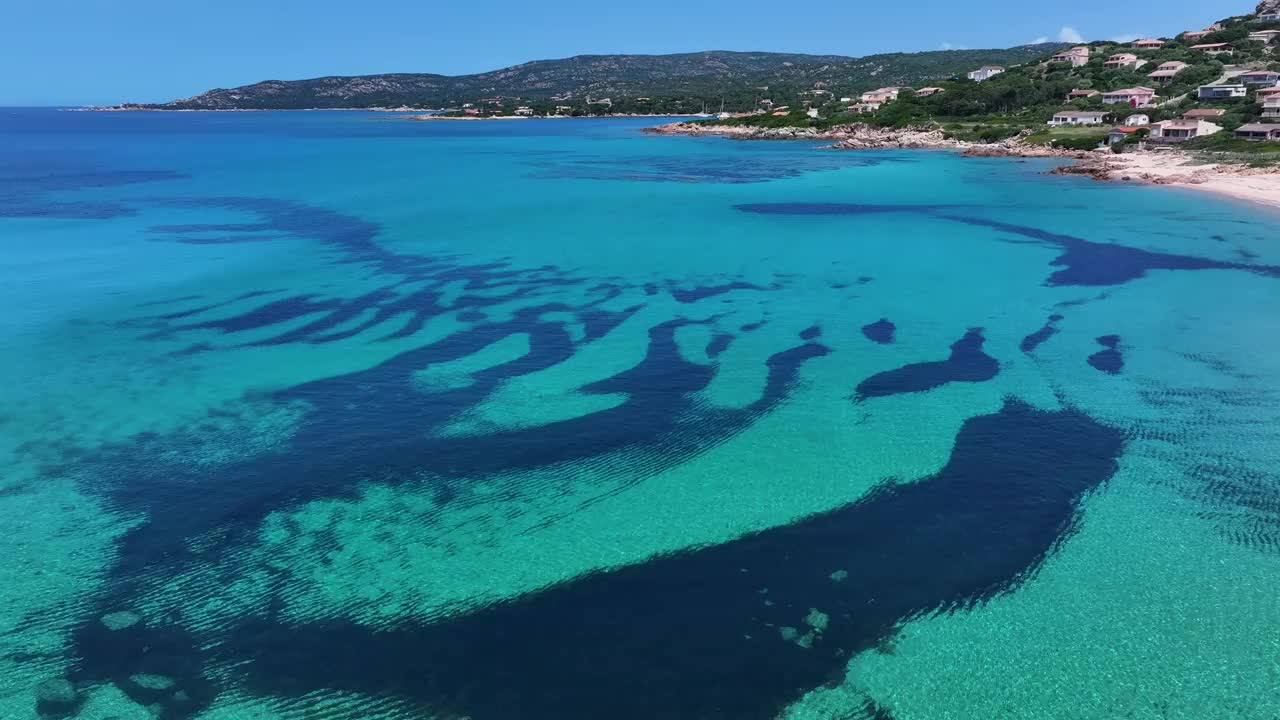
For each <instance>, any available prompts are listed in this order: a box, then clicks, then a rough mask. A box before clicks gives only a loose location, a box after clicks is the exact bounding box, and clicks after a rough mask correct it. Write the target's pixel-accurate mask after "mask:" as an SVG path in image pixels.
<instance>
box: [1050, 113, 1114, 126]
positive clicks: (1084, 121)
mask: <svg viewBox="0 0 1280 720" xmlns="http://www.w3.org/2000/svg"><path fill="white" fill-rule="evenodd" d="M1106 116H1107V114H1106V113H1105V112H1098V111H1093V110H1091V111H1079V110H1060V111H1058V112H1056V113H1054V114H1053V118H1052V119H1050V120H1049V125H1050V126H1052V127H1058V126H1060V125H1101V124H1102V120H1103V118H1105V117H1106Z"/></svg>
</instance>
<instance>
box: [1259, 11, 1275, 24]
mask: <svg viewBox="0 0 1280 720" xmlns="http://www.w3.org/2000/svg"><path fill="white" fill-rule="evenodd" d="M1255 22H1280V10H1268V11H1267V12H1264V13H1258V17H1257V19H1256V20H1255Z"/></svg>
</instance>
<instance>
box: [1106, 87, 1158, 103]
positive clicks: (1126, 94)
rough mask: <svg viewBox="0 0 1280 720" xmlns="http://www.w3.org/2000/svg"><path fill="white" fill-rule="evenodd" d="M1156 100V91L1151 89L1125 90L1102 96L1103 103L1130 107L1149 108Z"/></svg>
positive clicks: (1112, 91) (1135, 88)
mask: <svg viewBox="0 0 1280 720" xmlns="http://www.w3.org/2000/svg"><path fill="white" fill-rule="evenodd" d="M1155 100H1156V91H1155V90H1154V89H1153V88H1149V87H1134V88H1124V89H1121V90H1111V91H1109V92H1105V93H1103V94H1102V102H1104V103H1107V104H1111V105H1114V104H1117V103H1124V104H1126V105H1128V106H1129V107H1147V106H1148V105H1150V104H1152V103H1154V102H1155Z"/></svg>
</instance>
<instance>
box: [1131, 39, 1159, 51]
mask: <svg viewBox="0 0 1280 720" xmlns="http://www.w3.org/2000/svg"><path fill="white" fill-rule="evenodd" d="M1131 44H1132V45H1133V47H1136V48H1138V49H1139V50H1159V49H1160V48H1162V47H1164V41H1163V40H1159V39H1157V38H1143V39H1141V40H1134V41H1133V43H1131Z"/></svg>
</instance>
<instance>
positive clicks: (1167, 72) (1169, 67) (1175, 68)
mask: <svg viewBox="0 0 1280 720" xmlns="http://www.w3.org/2000/svg"><path fill="white" fill-rule="evenodd" d="M1189 67H1191V66H1190V65H1188V64H1187V63H1184V62H1182V61H1180V60H1170V61H1169V62H1164V63H1160V65H1159V67H1157V68H1156V69H1155V70H1154V71H1152V72H1150V73H1148V74H1147V77H1149V78H1151V79H1152V80H1155V81H1156V82H1159V83H1167V82H1171V81H1172V80H1173V76H1175V75H1177V74H1178V73H1180V72H1182V71H1183V70H1186V69H1187V68H1189Z"/></svg>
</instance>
